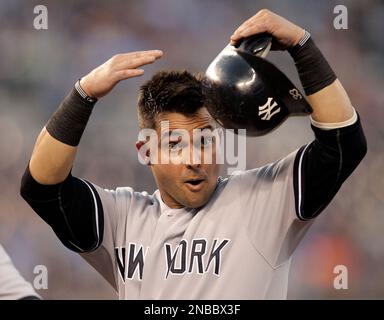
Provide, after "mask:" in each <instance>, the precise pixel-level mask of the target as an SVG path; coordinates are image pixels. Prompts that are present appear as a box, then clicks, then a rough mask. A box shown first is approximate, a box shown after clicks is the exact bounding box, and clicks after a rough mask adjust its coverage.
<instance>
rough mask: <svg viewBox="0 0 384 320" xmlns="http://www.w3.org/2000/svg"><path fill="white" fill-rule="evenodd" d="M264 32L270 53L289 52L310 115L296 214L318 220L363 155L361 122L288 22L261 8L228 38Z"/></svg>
mask: <svg viewBox="0 0 384 320" xmlns="http://www.w3.org/2000/svg"><path fill="white" fill-rule="evenodd" d="M262 32H268V33H270V34H271V35H272V36H273V38H274V43H273V46H272V49H273V48H275V49H288V51H289V53H290V54H291V56H292V58H293V59H294V61H295V65H296V68H297V71H298V73H299V77H300V80H301V83H302V85H303V88H304V90H305V93H306V95H307V98H308V102H309V103H310V105H311V107H312V109H313V113H312V115H311V123H312V129H313V131H314V133H315V140H314V141H313V142H311V143H310V144H308V145H306V146H304V147H302V148H301V149H300V150H299V152H298V154H297V156H296V159H295V165H294V189H295V201H296V213H297V215H298V217H299V218H300V219H302V220H307V219H310V218H313V217H315V216H317V215H318V214H319V213H320V212H321V211H322V210H323V209H324V208H325V207H326V206H327V205H328V204H329V202H330V201H331V200H332V198H333V197H334V196H335V195H336V193H337V191H338V190H339V189H340V187H341V185H342V183H343V182H344V181H345V180H346V179H347V178H348V176H349V175H350V174H351V173H352V172H353V170H354V169H355V168H356V167H357V165H358V164H359V163H360V161H361V160H362V159H363V157H364V156H365V154H366V152H367V144H366V140H365V137H364V133H363V130H362V127H361V123H360V119H359V116H358V114H357V113H356V111H355V109H354V108H353V106H352V104H351V102H350V99H349V97H348V95H347V93H346V91H345V90H344V88H343V86H342V85H341V83H340V81H339V80H338V79H337V77H336V75H335V74H334V72H333V70H332V69H331V67H330V66H329V64H328V62H327V61H326V59H325V58H324V57H323V55H322V53H321V52H320V50H319V49H318V48H317V46H316V45H315V43H314V41H313V40H312V39H311V37H310V35H309V33H307V32H305V31H304V30H303V29H302V28H300V27H298V26H296V25H295V24H293V23H291V22H289V21H287V20H286V19H284V18H282V17H280V16H278V15H276V14H274V13H273V12H270V11H269V10H261V11H259V12H258V13H257V14H256V15H254V16H253V17H251V18H250V19H248V20H247V21H245V22H244V23H243V24H242V25H241V26H240V27H239V28H238V29H237V30H236V31H235V32H234V34H233V35H232V36H231V44H235V43H236V42H237V41H238V40H240V39H241V38H246V37H248V36H251V35H253V34H257V33H262Z"/></svg>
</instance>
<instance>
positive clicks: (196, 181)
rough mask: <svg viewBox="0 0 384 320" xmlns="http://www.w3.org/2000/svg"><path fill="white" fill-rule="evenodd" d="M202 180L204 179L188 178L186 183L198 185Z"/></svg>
mask: <svg viewBox="0 0 384 320" xmlns="http://www.w3.org/2000/svg"><path fill="white" fill-rule="evenodd" d="M203 181H204V179H197V180H188V181H187V183H189V184H191V185H193V186H198V185H199V184H200V183H202V182H203Z"/></svg>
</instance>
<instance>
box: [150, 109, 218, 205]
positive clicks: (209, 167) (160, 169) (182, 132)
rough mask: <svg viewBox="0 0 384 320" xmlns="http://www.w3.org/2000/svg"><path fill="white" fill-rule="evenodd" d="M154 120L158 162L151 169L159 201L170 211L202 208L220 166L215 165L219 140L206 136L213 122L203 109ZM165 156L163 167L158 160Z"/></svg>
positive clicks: (160, 116)
mask: <svg viewBox="0 0 384 320" xmlns="http://www.w3.org/2000/svg"><path fill="white" fill-rule="evenodd" d="M156 120H157V121H156V131H157V134H158V137H159V142H158V148H157V155H156V157H157V159H158V161H157V164H153V163H152V164H151V169H152V173H153V175H154V177H155V180H156V183H157V186H158V188H159V190H160V193H161V197H162V199H163V201H164V202H165V203H166V204H167V205H168V206H169V207H171V208H181V207H188V208H198V207H201V206H203V205H204V204H205V203H207V201H208V200H209V199H210V197H211V195H212V193H213V191H214V190H215V187H216V183H217V178H218V174H219V167H220V166H219V164H216V144H217V143H219V141H218V139H217V138H212V136H211V135H210V134H209V132H212V130H214V129H215V127H216V124H215V122H214V120H213V119H212V117H211V116H210V114H209V113H208V111H207V109H206V108H204V107H202V108H200V109H199V110H198V111H197V112H196V113H195V114H193V115H184V114H181V113H175V112H164V113H161V114H159V115H158V117H157V119H156ZM165 121H168V124H167V122H165ZM165 124H167V125H165ZM194 129H200V130H201V131H200V130H194ZM203 129H208V130H206V133H204V131H203ZM199 132H200V133H202V134H201V135H199V134H197V133H199ZM199 151H200V152H199ZM199 155H200V156H199ZM206 155H210V156H211V157H212V158H209V157H207V156H206ZM151 156H153V155H151ZM160 156H161V157H160ZM167 157H168V159H169V163H168V164H164V161H161V160H164V159H167ZM160 158H161V159H160ZM175 162H176V163H178V164H175ZM206 162H209V163H206Z"/></svg>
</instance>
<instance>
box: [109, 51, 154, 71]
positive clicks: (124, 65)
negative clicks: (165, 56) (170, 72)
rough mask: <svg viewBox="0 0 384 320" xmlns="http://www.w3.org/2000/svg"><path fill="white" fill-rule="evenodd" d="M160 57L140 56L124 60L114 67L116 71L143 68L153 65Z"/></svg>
mask: <svg viewBox="0 0 384 320" xmlns="http://www.w3.org/2000/svg"><path fill="white" fill-rule="evenodd" d="M159 58H160V57H156V56H153V55H142V56H139V57H137V58H133V59H132V58H126V59H124V60H121V62H119V63H118V64H117V65H116V66H115V67H116V69H117V70H121V69H135V68H138V67H141V66H144V65H146V64H150V63H153V62H154V61H155V60H156V59H159Z"/></svg>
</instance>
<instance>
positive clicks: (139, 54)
mask: <svg viewBox="0 0 384 320" xmlns="http://www.w3.org/2000/svg"><path fill="white" fill-rule="evenodd" d="M162 55H163V52H162V51H161V50H147V51H136V52H129V53H121V54H117V55H115V56H113V57H112V58H111V61H112V62H113V63H114V64H119V63H120V62H123V61H127V60H133V59H139V58H143V57H154V58H155V59H159V58H160V57H161V56H162Z"/></svg>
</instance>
